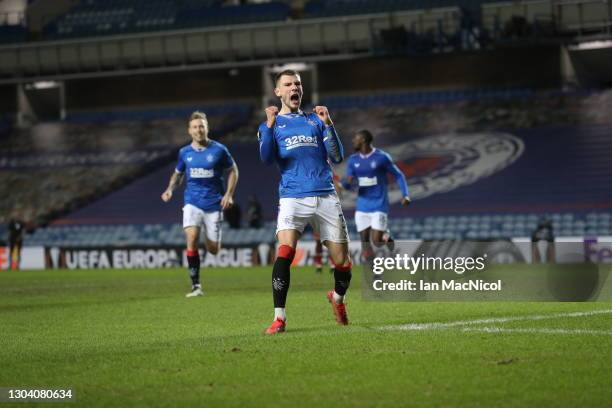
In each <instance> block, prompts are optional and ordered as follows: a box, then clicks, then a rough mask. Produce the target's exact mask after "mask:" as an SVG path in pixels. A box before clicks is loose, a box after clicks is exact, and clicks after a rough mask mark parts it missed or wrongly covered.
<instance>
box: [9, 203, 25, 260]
mask: <svg viewBox="0 0 612 408" xmlns="http://www.w3.org/2000/svg"><path fill="white" fill-rule="evenodd" d="M24 227H25V225H24V223H23V222H22V221H20V220H19V217H18V216H17V215H16V214H15V216H14V217H13V218H12V219H11V220H10V221H9V223H8V230H9V269H14V270H17V269H19V264H20V263H21V247H22V245H23V235H24Z"/></svg>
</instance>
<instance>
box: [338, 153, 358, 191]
mask: <svg viewBox="0 0 612 408" xmlns="http://www.w3.org/2000/svg"><path fill="white" fill-rule="evenodd" d="M349 177H351V178H352V180H351V181H349ZM354 182H355V168H354V167H353V156H351V157H349V158H348V161H347V163H346V177H344V178H343V179H342V180H341V181H340V184H342V187H344V189H345V190H351V189H352V188H353V183H354Z"/></svg>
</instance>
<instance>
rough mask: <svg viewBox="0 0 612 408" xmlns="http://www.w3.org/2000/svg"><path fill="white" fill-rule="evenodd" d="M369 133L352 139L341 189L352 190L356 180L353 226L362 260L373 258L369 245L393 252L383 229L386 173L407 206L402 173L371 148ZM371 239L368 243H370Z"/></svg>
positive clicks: (363, 132)
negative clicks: (384, 246) (351, 147)
mask: <svg viewBox="0 0 612 408" xmlns="http://www.w3.org/2000/svg"><path fill="white" fill-rule="evenodd" d="M372 140H373V137H372V133H370V132H369V131H368V130H360V131H359V132H357V133H356V134H355V136H354V137H353V147H354V148H355V150H356V153H353V154H352V155H351V156H350V157H349V159H348V162H347V177H346V178H345V179H344V180H343V183H342V186H343V187H344V188H346V189H350V188H351V187H352V183H353V182H354V181H355V179H356V180H357V184H358V185H359V190H358V193H357V207H356V211H355V225H356V227H357V232H359V235H360V236H361V249H362V254H363V257H364V258H365V259H366V260H368V259H370V258H371V257H372V256H374V250H373V248H372V245H371V243H373V244H374V246H376V247H380V246H382V245H383V244H386V245H387V246H388V248H389V249H390V250H393V246H394V241H393V238H392V237H391V235H390V234H389V232H388V229H387V218H388V217H387V214H388V212H389V198H388V197H387V173H391V174H392V175H393V176H394V177H395V181H396V182H397V184H398V185H399V188H400V190H401V191H402V200H401V204H402V205H408V204H410V196H409V195H408V184H407V183H406V178H405V177H404V174H403V173H402V172H401V171H400V169H398V168H397V166H396V165H395V163H393V160H392V159H391V156H389V154H388V153H386V152H384V151H382V150H380V149H376V148H374V147H373V146H372ZM370 240H371V243H370Z"/></svg>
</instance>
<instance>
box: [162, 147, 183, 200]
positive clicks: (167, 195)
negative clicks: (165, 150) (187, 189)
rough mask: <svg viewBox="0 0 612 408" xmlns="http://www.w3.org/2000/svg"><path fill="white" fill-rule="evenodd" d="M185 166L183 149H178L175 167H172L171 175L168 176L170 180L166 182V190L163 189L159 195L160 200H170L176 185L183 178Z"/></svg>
mask: <svg viewBox="0 0 612 408" xmlns="http://www.w3.org/2000/svg"><path fill="white" fill-rule="evenodd" d="M186 168H187V166H186V165H185V161H184V160H183V151H182V150H179V153H178V161H177V163H176V168H175V169H174V173H172V176H170V182H169V183H168V187H167V188H166V191H164V192H163V193H162V195H161V199H162V200H164V201H165V202H168V201H170V199H171V198H172V193H173V192H174V190H175V189H176V188H177V187H178V186H180V185H181V183H182V182H183V179H184V178H185V169H186Z"/></svg>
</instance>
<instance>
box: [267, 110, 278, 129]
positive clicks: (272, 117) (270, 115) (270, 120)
mask: <svg viewBox="0 0 612 408" xmlns="http://www.w3.org/2000/svg"><path fill="white" fill-rule="evenodd" d="M276 115H278V108H277V107H276V106H268V107H267V108H266V121H267V123H266V125H267V126H268V127H269V128H271V127H273V126H274V123H276Z"/></svg>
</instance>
